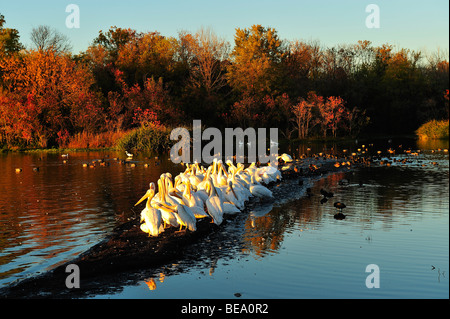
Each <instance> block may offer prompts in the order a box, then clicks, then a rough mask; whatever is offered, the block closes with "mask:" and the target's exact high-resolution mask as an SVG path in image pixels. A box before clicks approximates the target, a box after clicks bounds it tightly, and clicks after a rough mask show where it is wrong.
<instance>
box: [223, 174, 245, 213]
mask: <svg viewBox="0 0 450 319" xmlns="http://www.w3.org/2000/svg"><path fill="white" fill-rule="evenodd" d="M224 196H225V199H226V200H227V201H228V202H230V203H232V204H233V205H234V206H236V207H237V208H238V209H239V210H243V209H244V201H243V200H242V197H239V196H238V195H237V194H236V192H235V190H234V188H233V182H232V181H229V182H228V187H227V189H226V190H225V192H224Z"/></svg>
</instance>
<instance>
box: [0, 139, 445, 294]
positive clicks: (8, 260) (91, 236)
mask: <svg viewBox="0 0 450 319" xmlns="http://www.w3.org/2000/svg"><path fill="white" fill-rule="evenodd" d="M412 146H413V147H417V148H420V149H421V150H422V151H421V153H420V154H419V155H418V156H413V155H411V154H405V153H400V154H398V153H397V154H396V155H392V158H395V159H399V160H401V159H404V158H407V159H408V160H409V161H410V162H409V163H405V164H402V163H398V162H395V163H392V165H391V166H389V167H387V166H381V167H380V166H379V165H373V166H372V167H369V168H362V169H358V170H354V171H349V172H343V173H337V174H332V175H328V176H326V177H324V178H317V179H315V180H313V181H311V182H310V184H305V185H304V186H303V187H297V191H294V192H291V193H290V196H288V198H283V200H277V201H276V202H275V203H274V205H273V206H270V205H264V206H260V207H258V208H257V209H256V210H254V211H252V212H250V213H248V214H245V215H244V214H241V215H239V216H237V217H235V218H234V219H232V220H230V221H229V222H227V223H226V224H224V225H223V227H221V230H220V232H221V233H222V235H223V234H226V235H227V236H226V240H224V239H223V238H224V237H223V236H221V237H220V236H219V235H217V234H212V235H210V236H208V237H206V238H204V239H203V240H202V241H201V242H199V243H197V244H195V245H193V246H192V247H189V248H187V250H186V254H185V257H183V258H182V259H181V260H176V261H174V262H173V263H170V264H167V265H164V266H162V267H159V268H157V269H144V270H140V271H138V272H133V273H129V278H130V280H128V281H127V282H123V283H111V287H110V288H111V290H110V291H109V292H108V291H107V292H105V293H102V294H93V295H90V296H88V297H97V298H235V294H238V296H240V298H448V297H449V282H448V276H449V275H448V264H449V262H448V261H449V254H448V252H449V247H448V243H449V238H448V237H449V225H448V221H449V202H448V196H449V169H448V168H449V165H448V163H449V162H448V160H449V157H448V152H444V151H443V149H444V148H448V141H447V142H443V144H435V145H432V144H429V143H428V144H420V145H412ZM338 147H339V148H340V149H341V148H342V147H348V152H352V151H353V148H354V149H355V150H354V151H356V148H357V147H360V146H358V145H349V146H340V145H339V146H338ZM374 147H376V145H375V146H374ZM383 147H386V145H383ZM404 147H405V146H404ZM334 148H337V147H336V146H335V147H334ZM439 148H440V149H441V150H438V149H439ZM305 149H306V147H301V148H299V150H298V152H299V153H303V152H306V151H305ZM413 149H414V148H413ZM323 150H325V151H326V152H329V151H333V150H331V147H330V146H328V147H326V146H323V145H320V146H317V145H316V146H314V147H313V149H312V150H311V152H317V151H323ZM431 150H434V151H433V152H432V151H431ZM296 151H297V150H294V151H293V152H292V153H295V152H296ZM144 156H145V155H144V154H140V155H138V156H136V157H135V158H134V159H133V161H136V167H131V165H129V164H125V165H124V164H119V163H117V161H115V160H113V158H114V157H122V158H124V157H123V156H122V154H119V153H114V152H107V153H102V152H90V153H86V152H80V153H71V154H70V155H69V158H68V159H67V162H66V163H63V160H64V158H62V157H61V155H60V154H42V153H39V154H11V153H9V154H0V176H1V179H0V287H1V286H5V285H7V284H9V283H11V282H14V281H16V280H20V279H23V278H25V277H28V276H33V275H36V274H38V273H42V272H45V271H47V270H49V269H51V268H53V267H55V266H56V265H58V264H61V263H63V262H66V261H68V260H70V259H72V258H74V257H75V256H77V255H78V254H80V253H81V252H83V251H85V250H87V249H88V248H89V247H91V246H92V245H94V244H95V243H97V242H98V241H99V240H101V239H102V238H104V236H106V235H107V234H108V232H109V231H110V230H111V229H112V228H113V227H114V226H116V225H118V224H120V223H122V222H124V221H126V220H127V219H128V218H131V217H133V216H135V215H136V214H139V212H140V209H142V208H141V207H139V208H133V205H134V203H135V202H136V201H137V199H139V198H140V196H141V195H142V194H144V192H145V190H146V189H147V187H148V183H149V182H150V181H156V180H157V179H158V177H159V175H160V174H161V173H163V172H166V171H170V172H172V173H173V174H177V173H178V172H179V171H180V170H181V169H182V168H181V167H179V166H175V165H173V164H172V163H171V162H170V161H168V160H167V159H165V158H163V157H160V158H158V159H155V158H154V156H149V155H147V156H148V158H145V157H144ZM100 158H105V160H106V162H109V163H110V165H109V166H99V165H97V166H96V167H93V168H89V167H87V168H84V167H82V163H84V162H88V161H92V160H94V159H100ZM433 162H436V163H435V164H433ZM144 163H148V164H149V166H148V167H144V165H143V164H144ZM34 166H39V168H40V169H39V171H38V172H35V171H33V170H32V168H33V167H34ZM16 167H21V168H22V172H21V173H16V172H15V170H14V169H15V168H16ZM343 179H347V180H349V183H348V184H347V183H344V184H343V185H340V184H342V183H339V181H341V180H343ZM291 186H293V185H291ZM278 187H283V186H278ZM306 187H311V188H312V194H313V195H312V196H311V197H308V196H306V194H305V192H304V190H305V188H306ZM321 188H324V189H326V190H328V191H331V192H333V193H334V197H333V198H331V199H330V200H329V201H328V202H326V203H323V204H321V203H320V199H321V198H322V197H321V196H320V192H319V190H320V189H321ZM275 191H276V190H275ZM338 200H339V201H342V202H344V203H346V205H347V208H346V209H344V213H345V214H346V218H345V219H344V220H336V219H334V217H333V216H334V214H335V213H336V209H335V208H334V207H333V203H334V202H335V201H338ZM218 236H219V237H218ZM217 238H221V242H216V241H215V240H217ZM194 250H195V251H196V252H198V251H201V252H202V254H201V255H202V257H201V258H198V257H196V258H194V259H190V258H189V253H190V251H194ZM197 255H198V254H197ZM369 264H376V265H377V266H378V267H379V271H380V277H379V279H380V280H379V282H380V287H379V288H371V289H369V288H367V286H366V278H367V276H369V275H371V273H370V272H366V266H367V265H369ZM107 286H108V285H107ZM106 288H107V287H106Z"/></svg>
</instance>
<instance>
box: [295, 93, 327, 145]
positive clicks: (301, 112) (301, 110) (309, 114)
mask: <svg viewBox="0 0 450 319" xmlns="http://www.w3.org/2000/svg"><path fill="white" fill-rule="evenodd" d="M323 104H324V99H323V97H322V96H318V95H317V94H316V93H315V92H308V97H307V99H306V100H305V99H303V98H299V100H298V103H297V104H295V105H292V106H291V111H292V114H293V116H294V117H293V118H292V119H291V121H292V122H293V123H294V124H295V127H296V129H297V130H298V138H306V137H308V135H309V134H310V131H311V129H312V127H313V126H314V125H315V124H317V122H318V121H317V120H316V118H317V117H316V116H315V115H316V114H317V110H319V109H321V108H322V107H323Z"/></svg>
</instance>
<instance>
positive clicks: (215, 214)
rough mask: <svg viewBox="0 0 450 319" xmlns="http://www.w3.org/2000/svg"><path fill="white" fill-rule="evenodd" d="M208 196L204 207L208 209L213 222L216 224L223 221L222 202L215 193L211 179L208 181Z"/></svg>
mask: <svg viewBox="0 0 450 319" xmlns="http://www.w3.org/2000/svg"><path fill="white" fill-rule="evenodd" d="M208 188H209V197H208V199H207V200H206V208H207V209H208V214H209V215H210V216H211V217H212V219H213V222H214V223H215V224H216V225H220V224H222V221H223V203H222V201H221V200H220V198H219V196H218V195H217V190H216V188H215V186H214V184H213V182H212V181H211V179H210V180H209V182H208Z"/></svg>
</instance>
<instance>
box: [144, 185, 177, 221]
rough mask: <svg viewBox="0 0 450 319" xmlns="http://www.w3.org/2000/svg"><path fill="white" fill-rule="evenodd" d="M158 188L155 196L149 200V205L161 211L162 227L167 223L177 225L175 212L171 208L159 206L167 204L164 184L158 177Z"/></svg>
mask: <svg viewBox="0 0 450 319" xmlns="http://www.w3.org/2000/svg"><path fill="white" fill-rule="evenodd" d="M158 190H159V191H158V194H156V196H154V197H153V199H152V200H151V203H150V204H151V206H152V207H154V208H157V209H159V210H160V211H161V218H162V220H163V222H164V228H166V227H167V225H170V226H174V227H178V226H179V224H178V220H177V218H176V216H175V213H174V212H173V211H172V210H169V209H162V208H161V206H163V207H165V206H167V203H166V194H165V186H164V183H163V181H162V180H161V178H160V179H158Z"/></svg>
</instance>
